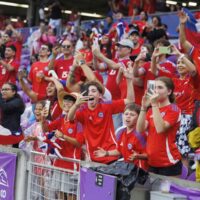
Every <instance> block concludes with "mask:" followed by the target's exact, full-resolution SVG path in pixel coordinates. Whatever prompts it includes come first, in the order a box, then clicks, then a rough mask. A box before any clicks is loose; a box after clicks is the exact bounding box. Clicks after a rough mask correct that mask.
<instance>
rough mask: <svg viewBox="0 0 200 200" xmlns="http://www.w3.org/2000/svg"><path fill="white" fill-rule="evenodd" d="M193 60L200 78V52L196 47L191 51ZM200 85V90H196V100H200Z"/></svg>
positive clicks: (199, 88)
mask: <svg viewBox="0 0 200 200" xmlns="http://www.w3.org/2000/svg"><path fill="white" fill-rule="evenodd" d="M190 54H191V58H192V60H193V61H194V64H195V65H196V69H197V72H198V75H199V76H200V50H199V49H198V48H196V47H193V48H192V49H191V51H190ZM199 94H200V84H199V87H198V89H197V90H196V97H195V99H196V100H200V95H199Z"/></svg>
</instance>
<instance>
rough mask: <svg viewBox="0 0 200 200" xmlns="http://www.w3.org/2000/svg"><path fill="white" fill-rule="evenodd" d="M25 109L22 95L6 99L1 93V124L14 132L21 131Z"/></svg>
mask: <svg viewBox="0 0 200 200" xmlns="http://www.w3.org/2000/svg"><path fill="white" fill-rule="evenodd" d="M24 109H25V106H24V102H23V101H22V99H21V98H20V97H13V98H11V99H9V100H4V99H2V95H1V94H0V110H1V125H2V126H3V127H5V128H7V129H9V130H10V131H11V132H12V133H13V134H14V133H15V132H21V127H20V119H21V115H22V114H23V112H24Z"/></svg>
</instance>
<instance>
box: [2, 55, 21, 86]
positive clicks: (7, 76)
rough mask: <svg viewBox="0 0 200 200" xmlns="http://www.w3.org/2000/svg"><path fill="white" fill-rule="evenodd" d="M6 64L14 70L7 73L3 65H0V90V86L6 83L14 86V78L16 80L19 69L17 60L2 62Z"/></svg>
mask: <svg viewBox="0 0 200 200" xmlns="http://www.w3.org/2000/svg"><path fill="white" fill-rule="evenodd" d="M4 61H5V62H6V63H8V64H10V65H12V67H13V68H14V70H13V71H8V70H7V69H6V68H5V67H4V66H3V65H0V88H1V87H2V85H3V84H4V83H6V82H11V83H14V84H16V78H17V71H18V68H19V64H20V63H19V62H18V61H17V60H14V59H12V60H9V61H7V60H4Z"/></svg>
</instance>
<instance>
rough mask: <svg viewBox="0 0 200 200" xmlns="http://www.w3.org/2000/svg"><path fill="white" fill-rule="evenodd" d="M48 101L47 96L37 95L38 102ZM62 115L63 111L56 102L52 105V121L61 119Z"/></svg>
mask: <svg viewBox="0 0 200 200" xmlns="http://www.w3.org/2000/svg"><path fill="white" fill-rule="evenodd" d="M45 99H48V97H47V96H42V95H40V94H38V95H37V100H38V101H41V100H45ZM61 114H62V109H61V107H60V105H59V103H58V101H57V100H56V101H54V102H53V104H52V103H51V105H50V116H51V120H55V119H57V118H58V117H60V116H61Z"/></svg>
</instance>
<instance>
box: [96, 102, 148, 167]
mask: <svg viewBox="0 0 200 200" xmlns="http://www.w3.org/2000/svg"><path fill="white" fill-rule="evenodd" d="M139 113H140V108H139V107H138V106H137V105H135V104H128V105H127V106H126V108H125V110H124V116H123V118H124V123H125V126H126V127H124V128H122V129H120V131H119V133H118V135H117V139H118V141H117V149H114V150H109V151H106V150H104V149H103V148H101V147H99V148H98V150H97V151H95V152H94V154H95V156H96V157H102V156H103V157H104V156H120V155H122V156H123V158H124V161H125V162H133V163H134V164H135V165H137V166H138V167H141V168H143V169H145V170H147V169H148V166H147V162H146V159H147V155H146V136H147V135H146V134H147V133H139V132H137V131H136V123H137V119H138V116H139Z"/></svg>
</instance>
